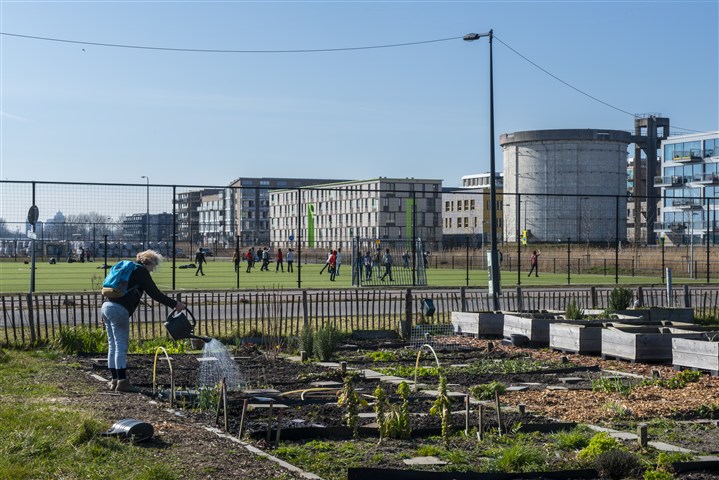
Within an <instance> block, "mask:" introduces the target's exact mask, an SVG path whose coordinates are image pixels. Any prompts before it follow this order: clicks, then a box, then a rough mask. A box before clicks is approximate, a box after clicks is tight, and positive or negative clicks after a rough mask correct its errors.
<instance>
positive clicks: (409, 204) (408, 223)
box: [404, 198, 414, 248]
mask: <svg viewBox="0 0 719 480" xmlns="http://www.w3.org/2000/svg"><path fill="white" fill-rule="evenodd" d="M404 206H405V209H404V219H405V222H404V224H405V227H404V228H405V231H404V238H406V239H407V240H408V242H409V246H410V248H411V246H412V230H413V228H412V227H413V226H414V215H413V214H414V199H412V198H405V200H404Z"/></svg>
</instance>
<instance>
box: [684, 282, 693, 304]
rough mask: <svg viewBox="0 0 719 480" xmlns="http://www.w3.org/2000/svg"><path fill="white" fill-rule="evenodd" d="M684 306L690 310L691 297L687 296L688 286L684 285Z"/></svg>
mask: <svg viewBox="0 0 719 480" xmlns="http://www.w3.org/2000/svg"><path fill="white" fill-rule="evenodd" d="M684 306H685V307H686V308H691V306H692V297H691V295H689V285H684Z"/></svg>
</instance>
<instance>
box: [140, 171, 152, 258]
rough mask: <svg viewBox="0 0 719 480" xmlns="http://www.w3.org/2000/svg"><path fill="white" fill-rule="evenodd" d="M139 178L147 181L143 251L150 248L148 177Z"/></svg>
mask: <svg viewBox="0 0 719 480" xmlns="http://www.w3.org/2000/svg"><path fill="white" fill-rule="evenodd" d="M140 178H144V179H145V181H147V202H146V204H147V216H146V217H145V250H147V249H148V248H150V177H148V176H146V175H142V176H141V177H140Z"/></svg>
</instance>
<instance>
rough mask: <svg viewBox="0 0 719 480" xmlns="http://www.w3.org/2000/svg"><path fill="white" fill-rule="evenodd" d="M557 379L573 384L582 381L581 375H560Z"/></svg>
mask: <svg viewBox="0 0 719 480" xmlns="http://www.w3.org/2000/svg"><path fill="white" fill-rule="evenodd" d="M558 380H559V381H560V382H562V383H565V384H575V383H579V382H582V381H584V379H583V378H582V377H561V378H559V379H558Z"/></svg>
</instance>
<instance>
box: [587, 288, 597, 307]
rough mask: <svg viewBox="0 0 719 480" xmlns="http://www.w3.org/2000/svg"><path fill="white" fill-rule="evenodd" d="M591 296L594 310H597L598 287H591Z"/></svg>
mask: <svg viewBox="0 0 719 480" xmlns="http://www.w3.org/2000/svg"><path fill="white" fill-rule="evenodd" d="M589 296H590V298H591V300H592V310H596V309H597V287H595V286H593V285H592V286H591V287H589Z"/></svg>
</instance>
